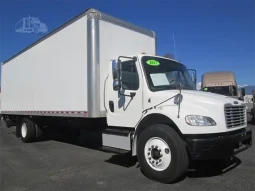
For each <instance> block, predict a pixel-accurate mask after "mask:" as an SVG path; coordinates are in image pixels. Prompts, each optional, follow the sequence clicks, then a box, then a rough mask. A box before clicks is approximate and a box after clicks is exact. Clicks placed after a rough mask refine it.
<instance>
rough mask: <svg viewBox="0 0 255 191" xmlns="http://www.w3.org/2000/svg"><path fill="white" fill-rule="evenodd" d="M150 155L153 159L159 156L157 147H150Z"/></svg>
mask: <svg viewBox="0 0 255 191" xmlns="http://www.w3.org/2000/svg"><path fill="white" fill-rule="evenodd" d="M151 157H152V158H153V159H154V160H158V159H159V158H160V151H159V150H158V149H152V150H151Z"/></svg>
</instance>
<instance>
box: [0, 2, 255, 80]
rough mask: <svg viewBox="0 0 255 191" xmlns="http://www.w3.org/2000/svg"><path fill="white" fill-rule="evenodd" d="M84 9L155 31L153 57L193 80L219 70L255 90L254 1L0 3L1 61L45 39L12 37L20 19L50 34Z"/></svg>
mask: <svg viewBox="0 0 255 191" xmlns="http://www.w3.org/2000/svg"><path fill="white" fill-rule="evenodd" d="M88 8H95V9H97V10H99V11H102V12H104V13H106V14H109V15H111V16H114V17H118V18H120V19H122V20H125V21H128V22H131V23H133V24H136V25H138V26H141V27H144V28H147V29H150V30H153V31H155V32H156V34H157V54H158V55H161V56H162V55H164V54H166V53H171V54H173V55H176V59H177V60H179V61H180V62H182V63H183V64H184V65H186V66H187V68H192V69H196V70H197V77H198V81H200V80H201V75H202V74H203V73H204V72H211V71H222V70H224V71H233V72H234V73H235V75H236V78H237V83H238V84H241V85H255V1H254V0H129V1H127V0H0V62H3V61H5V60H7V59H8V58H10V57H11V56H13V55H14V54H16V53H18V52H19V51H21V50H22V49H24V48H25V47H27V46H29V45H30V44H32V43H33V42H35V41H36V40H38V39H40V38H42V37H43V36H44V35H46V34H47V33H38V34H35V33H19V32H16V31H15V25H16V23H17V22H19V21H20V20H21V19H22V18H24V17H27V16H31V17H36V18H38V19H39V20H40V21H41V22H42V23H45V25H46V26H47V29H48V33H49V32H51V31H53V30H54V29H56V28H57V27H59V26H60V25H62V24H63V23H65V22H67V21H68V20H70V19H72V18H73V17H75V16H76V15H78V14H80V13H81V12H83V11H85V10H86V9H88ZM173 34H174V39H175V48H174V41H173Z"/></svg>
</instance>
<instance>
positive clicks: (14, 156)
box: [0, 123, 255, 191]
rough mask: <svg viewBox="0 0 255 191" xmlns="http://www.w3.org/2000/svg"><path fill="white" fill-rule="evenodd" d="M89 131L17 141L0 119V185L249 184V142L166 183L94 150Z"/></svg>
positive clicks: (254, 186)
mask: <svg viewBox="0 0 255 191" xmlns="http://www.w3.org/2000/svg"><path fill="white" fill-rule="evenodd" d="M251 127H252V128H253V129H255V127H254V126H251ZM254 134H255V133H253V139H255V135H254ZM92 137H93V136H91V135H87V136H86V135H82V137H81V140H80V141H79V140H75V141H74V140H70V139H68V138H67V137H65V136H62V135H54V136H53V137H51V138H47V139H45V140H42V141H40V142H35V143H23V142H22V141H21V140H20V139H18V138H16V136H15V128H14V127H11V128H9V129H8V128H6V127H5V124H4V123H1V126H0V190H1V191H7V190H8V191H9V190H12V191H15V190H17V191H23V190H26V191H28V190H36V191H37V190H38V191H41V190H45V191H52V190H57V191H67V190H69V191H76V190H77V191H78V190H86V191H87V190H118V191H120V190H147V191H149V190H153V191H156V190H168V191H171V190H173V191H178V190H181V191H185V190H191V191H192V190H194V191H198V190H202V191H209V190H213V191H215V190H222V191H223V190H224V191H227V190H231V191H235V190H242V191H243V190H245V191H252V190H253V191H254V190H255V146H254V145H253V146H252V147H250V148H249V149H248V150H246V151H244V152H242V153H239V154H238V155H237V156H236V157H234V158H233V159H232V160H231V161H228V163H226V164H225V163H223V161H206V162H203V163H199V164H194V165H193V166H191V167H190V169H189V171H188V172H187V175H186V176H185V177H184V178H183V179H182V180H181V181H180V182H178V183H175V184H170V185H169V184H162V183H157V182H154V181H152V180H149V179H148V178H146V177H145V176H144V175H143V174H142V173H141V171H140V168H139V164H138V163H137V161H136V160H135V158H132V157H130V156H129V155H119V154H113V153H110V152H104V151H102V150H100V149H99V148H98V147H97V144H91V143H93V142H91V140H93V138H92Z"/></svg>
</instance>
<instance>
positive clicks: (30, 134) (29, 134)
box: [18, 118, 36, 143]
mask: <svg viewBox="0 0 255 191" xmlns="http://www.w3.org/2000/svg"><path fill="white" fill-rule="evenodd" d="M18 129H20V136H21V140H22V141H23V142H24V143H28V142H32V141H34V140H35V137H36V133H35V124H34V122H32V121H31V120H30V119H27V118H24V119H23V120H22V122H21V124H20V128H18Z"/></svg>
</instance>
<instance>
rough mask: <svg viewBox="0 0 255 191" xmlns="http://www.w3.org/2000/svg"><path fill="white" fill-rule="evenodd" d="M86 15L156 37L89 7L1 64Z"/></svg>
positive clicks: (150, 32) (153, 33)
mask: <svg viewBox="0 0 255 191" xmlns="http://www.w3.org/2000/svg"><path fill="white" fill-rule="evenodd" d="M86 15H87V16H88V19H93V18H95V19H99V20H103V21H106V22H109V23H112V24H116V25H118V26H121V27H124V28H127V29H130V30H133V31H136V32H139V33H141V34H144V35H147V36H150V37H153V38H156V34H155V32H154V31H151V30H148V29H145V28H142V27H139V26H137V25H134V24H132V23H129V22H126V21H124V20H121V19H117V18H115V17H112V16H109V15H107V14H104V13H102V12H100V11H98V10H96V9H93V8H89V9H87V10H86V11H84V12H82V13H81V14H79V15H77V16H76V17H74V18H72V19H71V20H69V21H67V22H66V23H64V24H63V25H61V26H59V27H58V28H56V29H55V30H53V31H52V32H50V33H48V34H47V35H45V36H44V37H42V38H40V39H39V40H37V41H36V42H34V43H32V44H31V45H29V46H28V47H26V48H25V49H23V50H21V51H20V52H18V53H17V54H15V55H14V56H12V57H10V58H9V59H7V60H6V61H4V62H3V63H2V64H5V63H7V62H9V61H10V60H12V59H14V58H15V57H17V56H19V55H20V54H22V53H23V52H25V51H27V50H29V49H30V48H32V47H33V46H35V45H37V44H39V43H40V42H42V41H44V40H46V39H47V38H49V37H50V36H52V35H53V34H55V33H57V32H59V31H60V30H62V29H64V28H65V27H67V26H69V25H70V24H72V23H73V22H75V21H77V20H79V19H80V18H82V17H84V16H86Z"/></svg>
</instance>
